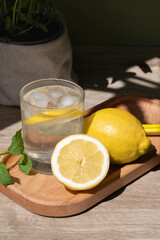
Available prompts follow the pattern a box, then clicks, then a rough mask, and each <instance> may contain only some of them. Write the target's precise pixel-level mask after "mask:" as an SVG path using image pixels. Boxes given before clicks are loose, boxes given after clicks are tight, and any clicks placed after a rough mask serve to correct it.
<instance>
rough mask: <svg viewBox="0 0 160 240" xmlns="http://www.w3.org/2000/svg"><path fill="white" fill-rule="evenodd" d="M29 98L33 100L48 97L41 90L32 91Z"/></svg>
mask: <svg viewBox="0 0 160 240" xmlns="http://www.w3.org/2000/svg"><path fill="white" fill-rule="evenodd" d="M30 98H32V99H33V100H39V99H43V100H47V101H49V97H48V96H47V95H46V94H45V93H42V92H32V93H31V95H30Z"/></svg>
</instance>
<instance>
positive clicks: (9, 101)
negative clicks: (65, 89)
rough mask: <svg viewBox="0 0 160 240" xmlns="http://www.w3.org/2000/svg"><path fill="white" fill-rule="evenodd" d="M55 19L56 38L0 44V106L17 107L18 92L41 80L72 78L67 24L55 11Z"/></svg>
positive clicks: (70, 49)
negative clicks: (58, 30) (60, 28)
mask: <svg viewBox="0 0 160 240" xmlns="http://www.w3.org/2000/svg"><path fill="white" fill-rule="evenodd" d="M55 17H56V19H57V21H58V22H59V23H61V24H62V26H63V31H62V34H61V35H60V36H59V37H57V38H56V39H54V38H53V39H52V40H46V39H45V41H42V42H34V43H32V44H31V43H26V44H25V45H24V44H23V45H21V44H19V43H17V44H16V43H2V42H0V104H2V105H10V106H19V92H20V89H21V88H22V87H23V86H24V85H25V84H27V83H29V82H31V81H34V80H37V79H41V78H51V77H54V78H55V77H56V78H63V79H67V80H71V81H76V80H73V79H72V76H71V75H72V48H71V43H70V39H69V36H68V31H67V27H66V23H65V21H64V18H63V16H62V15H61V14H60V13H59V12H57V13H56V16H55Z"/></svg>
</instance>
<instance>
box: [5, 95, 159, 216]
mask: <svg viewBox="0 0 160 240" xmlns="http://www.w3.org/2000/svg"><path fill="white" fill-rule="evenodd" d="M105 107H115V108H121V109H125V110H127V111H129V112H131V113H132V114H133V115H135V116H136V117H137V118H138V119H139V120H141V122H142V123H160V101H159V100H154V99H148V98H142V97H136V96H123V97H118V98H114V99H111V100H109V101H106V102H103V103H101V104H100V105H98V106H95V107H94V108H91V109H89V110H87V111H85V116H88V115H90V114H91V113H93V112H94V111H97V110H98V109H101V108H105ZM149 138H150V139H151V141H152V147H151V149H150V151H149V152H148V154H146V155H144V156H143V157H141V158H139V159H138V160H136V161H135V162H132V163H130V164H126V165H119V166H113V165H112V166H111V167H110V170H109V173H108V175H107V177H106V178H105V179H104V180H103V181H102V182H101V183H100V184H99V185H98V186H97V187H95V188H93V189H91V190H87V191H79V192H77V191H71V190H67V189H66V188H65V187H64V186H63V185H62V184H61V183H59V182H58V181H57V180H56V179H55V177H54V176H53V175H45V174H40V173H34V172H31V173H30V175H25V174H23V173H22V172H20V171H19V169H18V166H17V165H15V164H16V162H17V161H18V159H19V157H16V156H12V155H5V156H4V157H3V159H2V161H3V162H4V163H5V164H6V166H7V168H8V169H9V172H10V174H11V176H12V180H13V182H14V184H12V185H9V186H7V187H5V186H3V185H1V184H0V191H1V192H2V193H3V194H4V195H6V196H7V197H9V198H11V199H12V200H14V201H15V202H17V203H18V204H20V205H21V206H23V207H24V208H26V209H28V210H29V211H31V212H33V213H36V214H40V215H44V216H53V217H64V216H70V215H75V214H78V213H81V212H83V211H85V210H86V209H88V208H90V207H91V206H94V205H95V204H96V203H98V202H100V201H101V200H103V199H104V198H106V197H107V196H109V195H110V194H112V193H113V192H115V191H116V190H118V189H120V188H121V187H123V186H125V185H126V184H128V183H130V182H132V181H133V180H135V179H136V178H138V177H140V176H142V175H143V174H144V173H146V172H148V171H149V170H150V169H152V168H153V167H155V166H156V165H158V164H159V163H160V136H150V137H149Z"/></svg>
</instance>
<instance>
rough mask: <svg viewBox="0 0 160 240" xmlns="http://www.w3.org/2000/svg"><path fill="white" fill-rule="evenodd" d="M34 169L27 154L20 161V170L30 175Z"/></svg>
mask: <svg viewBox="0 0 160 240" xmlns="http://www.w3.org/2000/svg"><path fill="white" fill-rule="evenodd" d="M31 168H32V162H31V160H30V158H29V157H28V156H27V155H26V154H22V156H21V158H20V159H19V170H20V171H21V172H23V173H25V174H29V172H30V170H31Z"/></svg>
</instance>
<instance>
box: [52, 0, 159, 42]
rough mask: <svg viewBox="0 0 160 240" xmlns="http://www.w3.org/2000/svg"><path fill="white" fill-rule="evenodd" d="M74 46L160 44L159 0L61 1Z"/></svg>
mask: <svg viewBox="0 0 160 240" xmlns="http://www.w3.org/2000/svg"><path fill="white" fill-rule="evenodd" d="M57 9H58V10H60V11H61V12H62V13H63V15H64V17H65V19H66V22H67V26H68V31H69V35H70V38H71V42H72V44H74V45H113V46H124V45H125V46H160V0H81V1H80V0H58V3H57Z"/></svg>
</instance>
